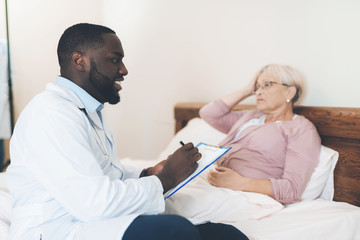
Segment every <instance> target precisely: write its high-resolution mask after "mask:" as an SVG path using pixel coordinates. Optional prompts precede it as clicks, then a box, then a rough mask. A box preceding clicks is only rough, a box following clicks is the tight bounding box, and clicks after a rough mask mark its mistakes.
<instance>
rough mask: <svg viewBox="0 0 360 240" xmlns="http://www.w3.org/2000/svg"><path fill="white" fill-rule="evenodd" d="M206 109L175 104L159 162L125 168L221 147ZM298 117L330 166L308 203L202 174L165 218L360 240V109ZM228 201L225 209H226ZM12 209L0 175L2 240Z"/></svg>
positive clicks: (262, 238)
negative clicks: (202, 112)
mask: <svg viewBox="0 0 360 240" xmlns="http://www.w3.org/2000/svg"><path fill="white" fill-rule="evenodd" d="M204 105H205V103H178V104H176V106H175V108H174V116H175V133H176V134H175V136H174V137H173V138H172V139H171V141H170V142H169V144H168V146H167V147H166V148H165V149H164V150H163V151H162V153H160V155H159V156H158V157H157V158H156V159H152V160H149V159H146V160H135V159H129V158H125V159H121V161H122V163H123V164H124V165H133V166H141V167H148V166H151V165H153V164H155V163H157V162H159V161H161V160H163V159H166V157H167V156H168V155H169V154H171V153H172V152H173V151H174V150H175V149H177V148H178V147H179V146H180V145H179V140H182V141H184V142H187V141H192V142H194V143H195V144H196V143H197V142H201V141H204V142H207V143H211V144H216V143H217V142H220V140H221V138H222V137H223V136H224V135H223V134H222V133H219V132H217V131H216V130H214V129H212V128H211V127H210V126H209V125H207V124H206V123H205V122H204V121H203V120H201V119H199V118H198V117H199V114H198V112H199V109H200V108H201V107H202V106H204ZM251 108H254V106H251V105H238V106H236V107H235V110H245V109H251ZM295 112H296V113H298V114H301V115H304V116H306V117H307V118H308V119H310V120H311V121H312V122H313V123H314V124H315V126H316V127H317V129H318V132H319V134H320V136H321V139H322V144H323V147H324V152H322V153H324V155H323V156H324V158H323V159H326V161H325V160H324V164H323V165H322V166H321V168H320V165H321V164H320V162H321V161H320V162H319V166H318V168H319V169H321V170H323V169H324V168H325V167H324V166H326V169H327V170H326V171H325V172H326V173H325V174H324V171H322V172H321V174H320V175H319V176H321V178H316V179H315V180H314V183H315V182H316V183H319V182H320V181H319V179H320V180H321V187H319V186H320V185H316V186H315V185H312V186H315V187H314V188H312V189H311V188H309V190H310V191H309V193H310V194H309V195H308V196H307V197H304V200H303V201H301V202H299V203H295V204H289V205H286V206H284V205H282V204H280V203H277V202H276V201H275V200H273V199H268V198H270V197H268V198H267V196H265V195H264V196H261V194H258V195H256V194H255V195H251V193H249V195H240V194H241V193H238V192H240V191H238V192H236V191H231V190H226V189H220V188H216V189H212V190H211V189H210V188H211V186H206V187H205V188H204V187H203V186H204V185H201V184H206V183H205V182H206V173H202V174H200V175H199V176H198V177H197V178H196V179H194V180H193V181H191V183H190V184H188V185H187V186H185V187H184V188H182V189H181V190H179V191H178V192H177V193H175V194H174V195H173V196H172V197H170V198H169V199H168V200H166V213H177V214H180V215H183V216H185V217H188V218H189V219H191V220H192V221H194V222H202V221H206V220H211V221H213V222H224V223H228V224H232V225H234V226H235V227H237V228H239V229H240V230H241V231H242V232H244V233H245V234H246V235H247V236H248V237H249V239H252V240H275V239H276V240H285V239H286V240H288V239H292V240H294V239H295V240H297V239H299V240H300V239H316V240H319V239H326V240H332V239H333V240H338V239H345V240H346V239H348V240H354V239H355V240H356V239H359V240H360V108H334V107H305V106H302V107H296V109H295ZM321 159H322V157H320V160H321ZM315 172H316V171H314V174H313V176H315V175H316V174H315ZM324 175H325V177H324ZM311 181H312V180H311ZM208 187H209V188H208ZM319 188H321V191H319ZM209 189H210V190H209ZM314 190H316V191H317V192H316V193H315V192H314ZM197 191H200V193H198V192H197ZM201 191H202V192H201ZM314 194H315V195H314ZM239 197H242V198H244V199H246V200H249V199H251V201H253V200H254V199H255V201H253V202H252V205H251V206H250V207H249V205H244V206H245V207H243V208H241V207H239V202H237V199H239ZM189 199H190V200H189ZM332 199H333V200H332ZM225 201H226V204H223V202H225ZM184 203H187V204H184ZM190 203H191V204H190ZM269 203H271V204H269ZM11 204H12V197H11V196H10V194H8V192H7V187H6V182H5V177H4V173H0V239H7V238H6V236H7V234H8V230H9V225H10V220H11ZM259 209H260V211H259V213H257V212H256V211H258V210H259ZM254 212H256V213H257V214H254ZM224 239H226V237H224Z"/></svg>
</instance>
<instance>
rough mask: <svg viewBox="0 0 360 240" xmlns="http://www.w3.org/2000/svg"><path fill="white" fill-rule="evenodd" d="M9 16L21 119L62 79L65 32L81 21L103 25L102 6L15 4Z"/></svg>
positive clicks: (85, 0)
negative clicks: (25, 110)
mask: <svg viewBox="0 0 360 240" xmlns="http://www.w3.org/2000/svg"><path fill="white" fill-rule="evenodd" d="M8 12H9V29H10V30H9V31H10V32H9V35H10V47H11V51H12V56H11V57H12V62H13V66H12V67H13V70H14V84H13V85H14V86H13V87H14V101H15V112H16V116H18V115H19V113H20V111H21V110H22V109H23V108H24V107H25V105H26V104H27V103H28V102H29V101H30V99H31V98H32V97H33V96H34V95H36V94H37V93H39V92H41V91H42V90H43V89H44V88H45V85H46V83H48V82H54V81H55V77H56V75H59V67H58V63H57V55H56V48H57V43H58V41H59V38H60V36H61V34H62V33H63V32H64V30H65V29H66V28H67V27H69V26H71V25H73V24H76V23H78V22H79V21H80V22H82V21H88V22H95V23H98V22H100V23H101V21H102V5H101V1H97V0H77V1H72V0H61V1H47V0H32V1H27V0H13V1H8Z"/></svg>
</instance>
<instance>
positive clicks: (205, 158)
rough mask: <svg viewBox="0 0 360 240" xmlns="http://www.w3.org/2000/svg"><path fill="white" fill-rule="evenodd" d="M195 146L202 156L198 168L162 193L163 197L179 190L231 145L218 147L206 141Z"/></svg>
mask: <svg viewBox="0 0 360 240" xmlns="http://www.w3.org/2000/svg"><path fill="white" fill-rule="evenodd" d="M196 147H197V148H198V149H199V152H200V153H201V155H202V157H201V159H200V160H199V161H198V164H199V166H198V168H197V169H196V170H195V172H193V173H192V174H191V175H190V176H189V177H188V178H186V179H185V180H184V181H182V182H181V183H179V184H178V185H177V186H176V187H174V188H173V189H171V190H169V191H168V192H167V193H165V195H164V199H165V200H166V199H168V198H169V197H171V196H172V195H173V194H174V193H176V192H177V191H179V190H180V189H181V188H182V187H184V186H185V185H186V184H188V183H189V182H190V181H191V180H193V179H194V178H195V177H196V176H198V175H199V174H200V173H202V172H203V171H204V170H205V169H207V168H208V167H209V166H210V165H211V164H213V163H214V162H216V161H217V160H218V159H220V158H221V157H222V156H223V155H224V154H225V153H227V152H228V151H229V150H230V149H231V147H220V146H215V145H210V144H207V143H203V142H200V143H199V144H197V145H196Z"/></svg>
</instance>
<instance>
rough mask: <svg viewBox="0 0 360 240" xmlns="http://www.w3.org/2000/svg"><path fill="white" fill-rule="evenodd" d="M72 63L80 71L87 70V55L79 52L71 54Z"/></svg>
mask: <svg viewBox="0 0 360 240" xmlns="http://www.w3.org/2000/svg"><path fill="white" fill-rule="evenodd" d="M71 64H72V65H73V66H74V67H75V68H76V69H77V70H79V71H81V72H85V71H86V68H87V66H88V64H87V57H86V56H84V55H83V54H81V53H79V52H74V53H73V54H71Z"/></svg>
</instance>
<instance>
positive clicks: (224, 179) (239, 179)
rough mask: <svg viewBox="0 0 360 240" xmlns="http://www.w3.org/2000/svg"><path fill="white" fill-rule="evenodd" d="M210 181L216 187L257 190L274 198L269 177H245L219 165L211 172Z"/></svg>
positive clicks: (247, 190) (245, 190)
mask: <svg viewBox="0 0 360 240" xmlns="http://www.w3.org/2000/svg"><path fill="white" fill-rule="evenodd" d="M208 181H209V183H210V184H211V185H213V186H215V187H223V188H228V189H231V190H240V191H244V192H257V193H262V194H266V195H268V196H270V197H272V198H274V194H273V192H272V189H271V184H270V180H269V179H255V178H248V177H244V176H242V175H240V174H239V173H237V172H235V171H234V170H232V169H230V168H226V167H217V168H216V171H211V172H210V173H209V175H208Z"/></svg>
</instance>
